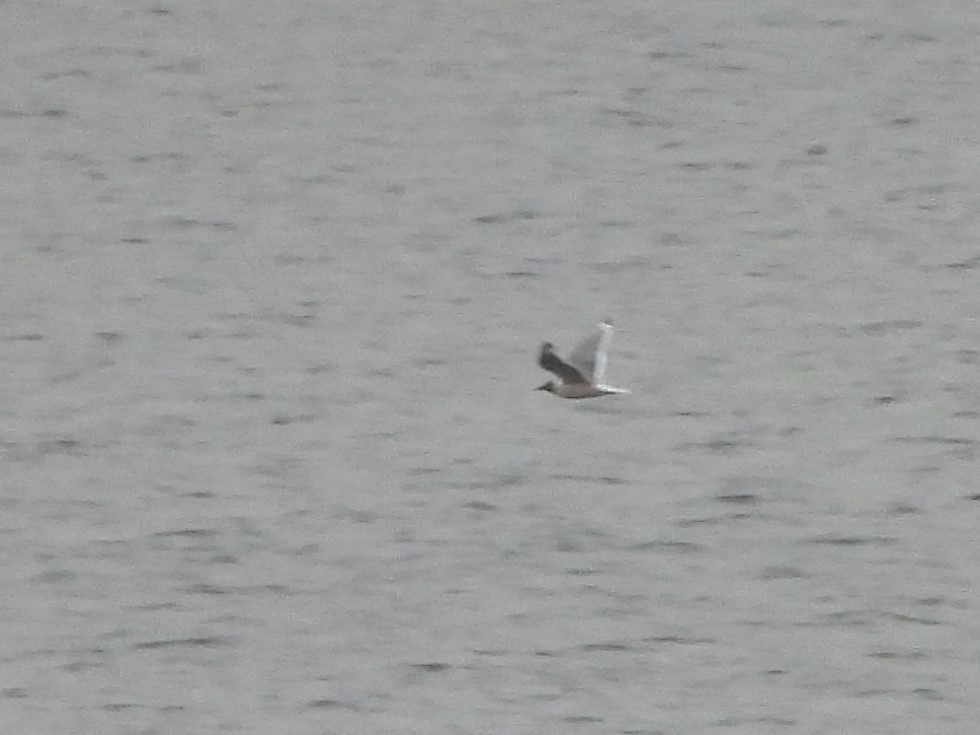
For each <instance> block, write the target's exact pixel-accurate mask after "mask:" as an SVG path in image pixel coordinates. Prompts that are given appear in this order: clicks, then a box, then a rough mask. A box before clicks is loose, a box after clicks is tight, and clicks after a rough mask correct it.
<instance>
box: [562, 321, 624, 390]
mask: <svg viewBox="0 0 980 735" xmlns="http://www.w3.org/2000/svg"><path fill="white" fill-rule="evenodd" d="M612 332H613V326H612V322H611V321H609V320H608V319H606V320H605V321H603V322H602V323H601V324H599V330H598V331H597V332H596V333H595V334H593V335H592V336H591V337H589V338H588V339H586V340H584V341H583V342H582V343H581V344H580V345H579V346H578V347H576V348H575V350H574V351H573V352H572V354H571V355H570V356H569V358H568V362H569V363H571V365H572V367H574V368H575V369H576V370H578V371H579V372H580V373H582V377H584V378H585V379H586V380H588V381H589V382H590V383H592V385H599V384H601V383H602V382H603V381H604V380H605V379H606V362H607V353H608V351H609V341H610V340H611V339H612Z"/></svg>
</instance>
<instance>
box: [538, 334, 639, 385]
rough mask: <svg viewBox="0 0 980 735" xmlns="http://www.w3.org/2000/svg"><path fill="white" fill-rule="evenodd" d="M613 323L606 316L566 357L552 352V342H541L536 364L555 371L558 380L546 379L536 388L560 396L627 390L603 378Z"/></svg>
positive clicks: (551, 371) (553, 347)
mask: <svg viewBox="0 0 980 735" xmlns="http://www.w3.org/2000/svg"><path fill="white" fill-rule="evenodd" d="M612 332H613V326H612V322H611V321H610V320H609V319H604V320H603V321H602V322H601V323H600V324H599V330H598V331H597V332H596V333H595V334H593V335H592V336H591V337H589V338H587V339H585V340H583V341H582V343H581V344H580V345H579V346H578V347H576V348H575V350H574V351H573V352H572V354H571V356H569V358H568V361H567V362H566V361H565V360H562V359H561V358H560V357H558V355H556V354H555V351H554V350H555V346H554V345H553V344H551V342H545V343H544V344H543V345H541V354H540V355H539V356H538V365H540V366H541V367H543V368H544V369H545V370H547V371H548V372H549V373H554V374H555V376H557V378H558V382H555V381H554V380H549V381H548V382H547V383H545V384H544V385H542V386H541V387H539V388H536V390H546V391H548V392H549V393H554V394H555V395H556V396H560V397H561V398H595V397H597V396H608V395H612V394H614V393H629V391H628V390H623V389H622V388H613V387H612V386H611V385H606V384H605V383H603V382H602V381H603V380H605V379H606V352H607V351H608V350H609V340H611V339H612Z"/></svg>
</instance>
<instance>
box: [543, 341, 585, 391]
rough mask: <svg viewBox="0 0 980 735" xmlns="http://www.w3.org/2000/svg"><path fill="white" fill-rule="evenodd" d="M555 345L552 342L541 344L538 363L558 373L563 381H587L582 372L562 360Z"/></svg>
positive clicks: (551, 371) (550, 371) (549, 370)
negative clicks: (555, 351) (555, 350)
mask: <svg viewBox="0 0 980 735" xmlns="http://www.w3.org/2000/svg"><path fill="white" fill-rule="evenodd" d="M553 350H554V345H552V344H551V343H550V342H545V343H544V344H543V345H541V354H540V356H539V357H538V365H540V366H541V367H543V368H544V369H545V370H547V371H548V372H549V373H554V374H555V375H557V376H558V377H559V378H560V379H561V382H562V383H566V384H567V383H585V382H586V380H585V378H583V377H582V373H580V372H579V371H578V370H576V369H575V368H573V367H572V366H571V365H569V364H568V363H567V362H565V361H564V360H562V359H561V358H560V357H558V355H556V354H555V353H554V352H553Z"/></svg>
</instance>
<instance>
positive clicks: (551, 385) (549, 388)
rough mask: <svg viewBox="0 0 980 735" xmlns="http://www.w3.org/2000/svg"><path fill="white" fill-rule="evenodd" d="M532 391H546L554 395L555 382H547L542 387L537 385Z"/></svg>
mask: <svg viewBox="0 0 980 735" xmlns="http://www.w3.org/2000/svg"><path fill="white" fill-rule="evenodd" d="M534 390H546V391H548V392H549V393H554V392H555V381H553V380H549V381H548V382H547V383H545V384H544V385H539V386H538V387H537V388H535V389H534Z"/></svg>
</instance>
